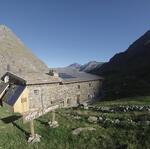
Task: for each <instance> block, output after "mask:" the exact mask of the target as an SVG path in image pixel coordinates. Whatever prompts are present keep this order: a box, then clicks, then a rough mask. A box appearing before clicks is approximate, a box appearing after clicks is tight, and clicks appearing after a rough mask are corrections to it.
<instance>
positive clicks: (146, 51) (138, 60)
mask: <svg viewBox="0 0 150 149" xmlns="http://www.w3.org/2000/svg"><path fill="white" fill-rule="evenodd" d="M149 58H150V31H147V32H146V33H145V34H144V35H143V36H142V37H140V38H139V39H137V40H136V41H135V42H134V43H133V44H132V45H130V46H129V48H128V49H127V50H126V51H125V52H122V53H119V54H116V55H115V56H114V57H112V58H111V59H110V61H109V62H108V63H106V64H104V65H103V66H102V67H100V68H99V69H96V70H93V71H91V73H94V74H98V75H102V76H103V77H105V82H104V90H105V95H107V96H108V97H118V98H120V97H126V96H139V95H148V94H150V59H149Z"/></svg>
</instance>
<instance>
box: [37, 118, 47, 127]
mask: <svg viewBox="0 0 150 149" xmlns="http://www.w3.org/2000/svg"><path fill="white" fill-rule="evenodd" d="M36 121H38V122H40V123H41V124H42V125H45V126H49V124H48V122H44V121H42V120H39V119H36Z"/></svg>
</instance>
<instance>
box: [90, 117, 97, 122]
mask: <svg viewBox="0 0 150 149" xmlns="http://www.w3.org/2000/svg"><path fill="white" fill-rule="evenodd" d="M88 121H89V122H90V123H97V121H98V118H97V117H95V116H89V118H88Z"/></svg>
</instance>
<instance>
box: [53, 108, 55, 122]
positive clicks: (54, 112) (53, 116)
mask: <svg viewBox="0 0 150 149" xmlns="http://www.w3.org/2000/svg"><path fill="white" fill-rule="evenodd" d="M54 121H55V110H54V111H52V122H54Z"/></svg>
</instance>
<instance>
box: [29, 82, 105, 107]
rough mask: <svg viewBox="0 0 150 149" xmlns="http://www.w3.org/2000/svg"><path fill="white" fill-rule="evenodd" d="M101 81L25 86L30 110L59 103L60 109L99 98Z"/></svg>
mask: <svg viewBox="0 0 150 149" xmlns="http://www.w3.org/2000/svg"><path fill="white" fill-rule="evenodd" d="M101 84H102V83H101V81H98V80H97V81H89V82H78V83H69V84H62V85H60V84H59V83H57V84H43V85H31V86H27V88H28V90H29V107H30V109H42V108H47V107H49V106H52V105H55V104H56V103H59V104H60V106H61V107H66V106H74V105H76V104H77V103H78V102H80V103H82V102H84V101H86V100H90V99H92V98H96V97H98V96H99V93H100V88H101Z"/></svg>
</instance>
